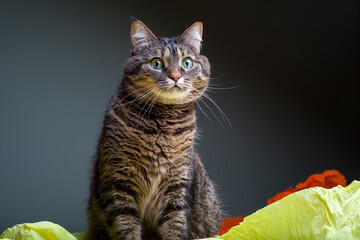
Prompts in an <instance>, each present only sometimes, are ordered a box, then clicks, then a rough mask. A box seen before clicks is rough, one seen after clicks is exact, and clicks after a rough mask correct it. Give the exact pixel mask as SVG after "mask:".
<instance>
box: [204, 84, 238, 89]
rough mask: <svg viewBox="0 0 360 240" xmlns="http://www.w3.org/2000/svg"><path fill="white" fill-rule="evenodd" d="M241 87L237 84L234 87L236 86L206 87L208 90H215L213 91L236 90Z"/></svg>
mask: <svg viewBox="0 0 360 240" xmlns="http://www.w3.org/2000/svg"><path fill="white" fill-rule="evenodd" d="M241 86H243V84H239V85H236V86H233V87H212V86H208V87H207V88H208V89H215V90H230V89H235V88H238V87H241Z"/></svg>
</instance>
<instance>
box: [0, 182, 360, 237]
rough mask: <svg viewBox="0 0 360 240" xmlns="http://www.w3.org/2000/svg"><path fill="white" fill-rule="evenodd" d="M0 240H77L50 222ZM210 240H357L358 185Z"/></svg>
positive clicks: (316, 195)
mask: <svg viewBox="0 0 360 240" xmlns="http://www.w3.org/2000/svg"><path fill="white" fill-rule="evenodd" d="M76 236H77V237H78V240H83V239H85V237H84V236H82V235H76ZM0 239H2V240H3V239H11V240H23V239H24V240H25V239H26V240H45V239H46V240H76V238H75V237H74V236H73V235H71V234H70V233H69V232H67V231H66V230H65V229H64V228H62V227H61V226H59V225H57V224H54V223H51V222H38V223H31V224H30V223H25V224H18V225H16V226H14V227H12V228H9V229H7V230H6V231H5V232H3V233H2V234H1V235H0ZM210 239H224V240H242V239H250V240H256V239H261V240H262V239H266V240H271V239H280V240H284V239H301V240H302V239H321V240H322V239H339V240H351V239H360V182H359V181H354V182H352V183H351V184H350V185H349V186H347V187H345V188H344V187H341V186H338V187H334V188H332V189H325V188H321V187H314V188H309V189H305V190H302V191H299V192H296V193H292V194H290V195H289V196H287V197H285V198H283V199H281V200H280V201H277V202H275V203H272V204H270V205H269V206H267V207H265V208H262V209H260V210H258V211H257V212H255V213H254V214H252V215H250V216H248V217H246V218H245V219H244V221H243V222H242V223H240V225H238V226H235V227H233V228H231V229H230V230H229V231H228V232H227V233H226V234H224V235H223V236H219V237H216V238H208V239H207V240H210Z"/></svg>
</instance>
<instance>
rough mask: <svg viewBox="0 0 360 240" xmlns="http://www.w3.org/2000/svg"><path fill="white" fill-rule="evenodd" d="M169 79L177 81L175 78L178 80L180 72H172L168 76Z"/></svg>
mask: <svg viewBox="0 0 360 240" xmlns="http://www.w3.org/2000/svg"><path fill="white" fill-rule="evenodd" d="M169 78H170V79H172V80H174V81H175V82H177V80H179V78H181V75H180V74H172V75H170V76H169Z"/></svg>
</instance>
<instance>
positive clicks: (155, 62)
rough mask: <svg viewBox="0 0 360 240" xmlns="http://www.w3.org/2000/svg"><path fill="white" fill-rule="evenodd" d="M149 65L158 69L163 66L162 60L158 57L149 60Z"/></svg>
mask: <svg viewBox="0 0 360 240" xmlns="http://www.w3.org/2000/svg"><path fill="white" fill-rule="evenodd" d="M151 67H152V68H154V69H156V70H160V69H163V68H164V62H163V61H162V60H161V59H160V58H155V59H153V60H152V61H151Z"/></svg>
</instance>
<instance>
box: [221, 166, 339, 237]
mask: <svg viewBox="0 0 360 240" xmlns="http://www.w3.org/2000/svg"><path fill="white" fill-rule="evenodd" d="M338 185H341V186H343V187H346V179H345V177H344V175H342V174H341V173H340V172H339V171H337V170H325V171H324V172H323V173H320V174H314V175H311V176H310V177H309V178H308V179H307V180H306V181H305V182H303V183H299V184H298V185H296V187H295V188H293V187H288V188H287V189H286V190H285V191H284V192H281V193H278V194H276V195H275V196H274V197H272V198H270V199H269V200H267V205H269V204H271V203H273V202H276V201H278V200H280V199H282V198H284V197H286V196H287V195H289V194H291V193H294V192H297V191H300V190H303V189H306V188H311V187H323V188H333V187H336V186H338ZM244 218H245V216H242V217H237V218H224V219H223V221H222V223H221V226H220V228H219V231H218V233H217V235H223V234H225V233H227V232H228V231H229V229H230V228H232V227H233V226H236V225H239V223H241V222H242V221H243V220H244Z"/></svg>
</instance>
